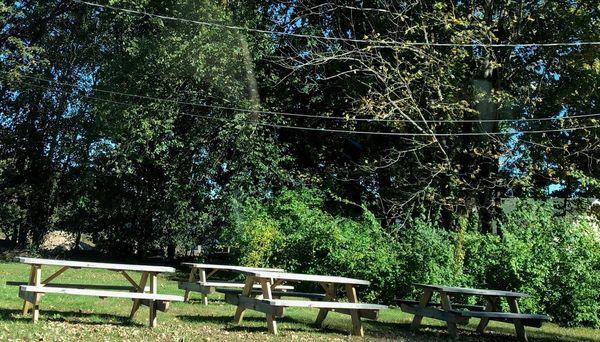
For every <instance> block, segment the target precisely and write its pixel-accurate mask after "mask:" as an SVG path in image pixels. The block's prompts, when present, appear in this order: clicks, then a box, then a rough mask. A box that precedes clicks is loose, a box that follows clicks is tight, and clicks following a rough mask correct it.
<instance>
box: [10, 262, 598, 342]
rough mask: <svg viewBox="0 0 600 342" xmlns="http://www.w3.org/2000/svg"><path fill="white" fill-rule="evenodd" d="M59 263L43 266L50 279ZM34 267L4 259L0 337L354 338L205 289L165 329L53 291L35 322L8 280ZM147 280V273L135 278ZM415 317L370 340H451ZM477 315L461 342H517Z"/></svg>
mask: <svg viewBox="0 0 600 342" xmlns="http://www.w3.org/2000/svg"><path fill="white" fill-rule="evenodd" d="M56 269H58V268H51V267H48V268H43V271H44V275H45V276H47V275H49V274H50V273H52V272H53V271H54V270H56ZM28 272H29V270H28V267H27V265H22V264H18V263H3V264H0V280H1V284H0V340H2V341H5V340H11V339H14V340H44V341H46V340H52V341H72V340H77V339H81V340H86V341H87V340H94V341H102V340H161V341H164V340H186V341H196V340H206V341H208V340H211V341H214V340H264V339H281V340H290V339H291V340H307V339H310V340H336V339H337V340H342V339H344V340H345V339H348V338H352V337H350V336H349V331H350V326H351V323H350V318H349V316H345V315H340V314H336V313H331V314H330V315H329V316H328V317H327V319H326V320H325V326H324V328H323V329H317V328H315V327H314V326H313V324H312V323H313V321H314V319H315V318H316V314H317V311H316V310H308V309H296V308H293V309H288V310H287V311H286V317H285V318H283V319H280V320H279V331H280V335H279V336H277V337H273V336H271V335H268V334H267V333H266V331H267V329H266V323H265V319H264V315H263V314H260V313H257V312H252V311H248V312H247V314H246V316H245V320H244V322H243V324H242V325H240V326H236V325H233V324H232V323H231V322H232V319H233V313H234V311H235V307H233V306H231V305H229V304H226V303H224V302H223V301H222V297H220V296H218V295H215V296H213V297H211V298H210V299H211V300H210V304H209V306H204V305H202V304H200V302H199V299H200V297H199V296H198V294H195V295H193V297H192V298H195V299H197V301H194V302H193V303H173V304H172V306H171V309H170V310H169V311H168V312H166V313H162V312H159V313H158V327H157V328H154V329H150V328H148V327H147V321H148V309H147V308H146V307H142V308H141V309H140V310H139V311H138V313H137V315H136V317H135V318H134V319H133V320H132V321H130V320H129V319H127V317H128V316H129V311H130V310H131V300H126V299H115V298H108V299H104V300H101V299H98V298H94V297H83V296H62V295H46V296H44V297H43V298H42V301H41V305H40V308H41V315H40V321H39V322H38V323H37V324H35V325H34V324H32V323H31V317H30V316H29V315H27V316H22V315H21V312H20V309H21V305H22V301H21V300H20V299H19V298H18V296H17V292H18V290H17V287H15V286H7V285H6V284H5V283H6V281H9V280H10V281H26V280H27V277H28ZM135 276H137V277H139V275H135ZM54 282H57V283H76V284H112V285H128V283H127V281H126V280H125V279H124V278H123V277H122V276H121V275H120V274H118V273H115V272H110V271H101V270H89V269H81V270H69V271H67V272H66V273H64V274H63V275H61V276H60V277H59V278H57V279H56V280H55V281H54ZM159 293H164V294H180V295H183V291H181V290H178V289H177V283H176V282H175V281H174V280H171V279H166V278H164V277H161V278H160V279H159ZM411 318H412V316H411V315H407V314H405V313H403V312H401V311H400V310H399V309H396V308H394V309H390V310H385V311H383V312H382V313H381V315H380V319H379V321H377V322H370V321H366V322H365V335H366V339H370V340H375V339H391V340H405V341H432V340H434V341H435V340H448V335H447V334H446V332H445V329H444V328H443V325H442V324H441V323H440V322H437V321H434V320H428V319H425V320H424V321H423V322H424V325H425V326H426V327H425V328H424V329H422V330H420V331H416V332H415V331H412V330H411V329H410V328H409V325H410V320H411ZM476 325H477V320H471V324H470V325H469V326H468V327H466V328H463V329H461V330H460V340H473V341H474V340H494V341H506V340H516V339H515V337H514V331H513V327H512V326H511V325H508V324H503V323H492V324H491V326H490V330H489V332H488V333H487V334H486V335H485V336H484V337H481V336H479V335H477V334H476V333H475V332H474V331H473V330H474V328H475V326H476ZM527 331H528V334H529V336H530V339H531V340H542V341H558V340H564V341H600V333H599V331H598V330H593V329H587V328H564V327H559V326H557V325H554V324H545V325H544V327H543V328H542V329H528V330H527Z"/></svg>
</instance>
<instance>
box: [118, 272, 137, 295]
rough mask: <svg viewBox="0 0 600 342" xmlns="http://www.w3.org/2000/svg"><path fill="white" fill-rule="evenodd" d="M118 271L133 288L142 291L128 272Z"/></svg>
mask: <svg viewBox="0 0 600 342" xmlns="http://www.w3.org/2000/svg"><path fill="white" fill-rule="evenodd" d="M119 273H121V275H122V276H123V277H125V279H127V281H128V282H129V283H130V284H131V285H132V286H133V287H134V288H135V290H136V291H139V292H143V290H142V289H141V288H140V286H139V285H138V284H137V283H136V282H135V280H133V279H132V278H131V277H130V276H129V274H127V272H125V271H119Z"/></svg>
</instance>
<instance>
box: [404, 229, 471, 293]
mask: <svg viewBox="0 0 600 342" xmlns="http://www.w3.org/2000/svg"><path fill="white" fill-rule="evenodd" d="M455 235H456V234H454V233H452V232H448V231H446V230H443V229H441V228H439V227H438V226H437V224H435V223H432V222H429V221H426V220H424V219H416V220H414V221H413V222H411V224H410V225H408V226H407V227H406V228H405V229H403V230H401V233H400V236H399V243H398V245H397V247H396V249H397V254H398V263H399V270H400V272H399V274H398V282H399V289H400V292H399V293H398V295H399V296H400V297H401V298H416V296H417V293H420V291H416V290H415V288H414V286H413V285H412V284H413V283H427V284H440V285H459V284H460V274H459V273H457V270H458V269H459V267H458V265H457V264H456V258H455V242H456V241H455V239H456V237H455Z"/></svg>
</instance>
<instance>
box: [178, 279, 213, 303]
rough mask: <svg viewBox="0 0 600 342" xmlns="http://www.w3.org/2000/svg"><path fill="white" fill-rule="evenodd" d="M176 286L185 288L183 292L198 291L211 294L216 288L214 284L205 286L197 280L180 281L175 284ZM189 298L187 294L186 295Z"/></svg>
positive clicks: (181, 288)
mask: <svg viewBox="0 0 600 342" xmlns="http://www.w3.org/2000/svg"><path fill="white" fill-rule="evenodd" d="M177 287H178V288H179V289H180V290H185V293H186V294H187V293H189V292H199V293H203V294H211V293H215V291H216V289H215V287H214V286H207V285H204V284H200V283H197V282H193V283H190V282H185V281H180V282H179V283H178V285H177ZM188 298H189V296H188ZM186 301H188V299H186Z"/></svg>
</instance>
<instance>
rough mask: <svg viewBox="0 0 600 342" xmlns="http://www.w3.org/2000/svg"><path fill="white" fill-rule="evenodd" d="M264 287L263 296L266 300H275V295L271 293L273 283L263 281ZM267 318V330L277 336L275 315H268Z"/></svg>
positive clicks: (262, 285)
mask: <svg viewBox="0 0 600 342" xmlns="http://www.w3.org/2000/svg"><path fill="white" fill-rule="evenodd" d="M260 284H261V287H262V296H263V298H264V299H267V300H271V299H273V294H272V293H271V281H269V280H266V279H263V280H261V282H260ZM266 316H267V328H268V329H269V332H270V333H271V334H273V335H277V321H276V320H275V315H273V314H271V313H268V314H266Z"/></svg>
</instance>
